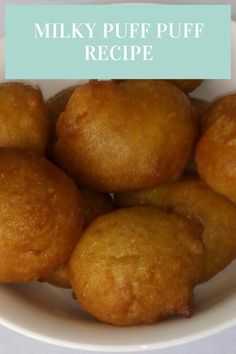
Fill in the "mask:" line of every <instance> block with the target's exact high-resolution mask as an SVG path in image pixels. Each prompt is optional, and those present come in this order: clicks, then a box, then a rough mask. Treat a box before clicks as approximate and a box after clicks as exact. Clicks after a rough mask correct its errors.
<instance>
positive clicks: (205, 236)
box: [116, 177, 236, 282]
mask: <svg viewBox="0 0 236 354" xmlns="http://www.w3.org/2000/svg"><path fill="white" fill-rule="evenodd" d="M116 201H117V203H118V205H119V206H123V207H127V206H133V205H151V206H156V207H159V208H164V209H167V210H172V211H174V212H176V213H178V214H180V215H183V216H186V217H188V218H190V219H193V220H197V221H199V222H200V223H201V224H202V226H203V233H202V241H203V244H204V250H205V259H204V272H203V274H202V277H201V279H200V281H201V282H203V281H206V280H208V279H210V278H211V277H212V276H214V275H215V274H216V273H218V272H219V271H221V270H222V269H224V268H225V267H226V266H227V265H228V264H229V263H230V262H231V261H232V260H233V259H234V258H235V257H236V206H235V205H234V204H232V203H231V202H230V201H229V200H227V199H226V198H225V197H223V196H221V195H219V194H217V193H215V192H214V191H213V190H211V189H210V188H209V187H208V186H207V185H206V184H205V182H203V181H202V180H200V179H199V178H198V177H188V178H185V179H183V180H182V181H178V182H173V183H164V184H162V185H159V186H157V187H155V188H152V189H151V188H150V189H146V190H143V191H136V192H130V193H129V192H128V193H123V194H120V195H116Z"/></svg>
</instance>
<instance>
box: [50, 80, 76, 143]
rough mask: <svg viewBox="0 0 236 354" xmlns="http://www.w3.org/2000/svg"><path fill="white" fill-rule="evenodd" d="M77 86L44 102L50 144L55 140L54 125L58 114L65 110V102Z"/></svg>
mask: <svg viewBox="0 0 236 354" xmlns="http://www.w3.org/2000/svg"><path fill="white" fill-rule="evenodd" d="M76 87H77V86H72V87H68V88H66V89H64V90H62V91H60V92H58V93H57V94H56V95H54V96H52V97H50V98H49V99H48V100H47V102H46V109H47V112H48V116H49V120H50V143H52V142H54V141H55V140H56V124H57V120H58V118H59V116H60V114H61V113H62V112H63V111H64V110H65V108H66V105H67V102H68V101H69V99H70V97H71V95H72V93H73V92H74V91H75V89H76Z"/></svg>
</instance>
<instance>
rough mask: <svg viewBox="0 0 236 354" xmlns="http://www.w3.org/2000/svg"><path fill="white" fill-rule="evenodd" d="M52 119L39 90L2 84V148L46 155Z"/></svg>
mask: <svg viewBox="0 0 236 354" xmlns="http://www.w3.org/2000/svg"><path fill="white" fill-rule="evenodd" d="M48 133H49V120H48V117H47V114H46V109H45V104H44V102H43V99H42V94H41V91H40V90H39V89H35V88H33V87H31V86H27V85H24V84H21V83H14V82H9V83H1V84H0V147H8V148H12V147H13V148H26V149H29V150H32V151H35V152H39V153H43V152H44V150H45V148H46V144H47V141H48Z"/></svg>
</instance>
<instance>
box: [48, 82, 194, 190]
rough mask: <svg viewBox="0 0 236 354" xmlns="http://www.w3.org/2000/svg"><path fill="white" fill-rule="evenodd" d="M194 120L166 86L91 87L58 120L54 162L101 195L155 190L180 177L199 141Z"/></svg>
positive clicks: (123, 84) (85, 87)
mask: <svg viewBox="0 0 236 354" xmlns="http://www.w3.org/2000/svg"><path fill="white" fill-rule="evenodd" d="M192 114H193V112H192V106H191V103H190V101H189V99H188V97H187V96H186V95H185V94H184V93H183V92H182V91H181V90H179V89H178V88H177V87H175V86H174V85H172V84H170V83H167V82H165V81H158V80H130V81H125V82H121V83H120V84H116V83H114V82H113V81H110V82H109V81H107V82H104V81H100V82H99V81H97V82H89V83H88V84H86V85H83V86H80V87H79V88H77V89H76V91H75V92H74V94H73V95H72V97H71V98H70V100H69V102H68V104H67V107H66V110H65V112H64V113H63V114H62V115H61V116H60V118H59V120H58V124H57V135H58V141H57V143H56V145H55V158H56V160H57V162H58V163H59V164H60V166H62V167H63V168H64V169H65V170H66V171H67V172H68V173H69V174H70V175H71V176H72V177H74V178H75V179H76V180H77V182H78V183H79V184H83V185H87V186H89V187H91V188H92V189H95V190H98V191H102V192H112V191H123V190H129V189H137V188H141V187H145V186H152V185H154V184H156V183H159V182H162V181H166V180H168V179H171V178H174V177H176V176H179V175H180V174H181V173H182V171H183V169H184V167H185V165H186V162H187V161H188V158H189V155H190V153H191V149H192V145H193V141H194V138H195V129H196V127H195V124H194V122H193V119H192Z"/></svg>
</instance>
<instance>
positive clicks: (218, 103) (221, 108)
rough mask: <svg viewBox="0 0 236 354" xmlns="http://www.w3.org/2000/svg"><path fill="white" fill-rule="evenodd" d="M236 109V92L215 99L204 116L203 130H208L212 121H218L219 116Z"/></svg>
mask: <svg viewBox="0 0 236 354" xmlns="http://www.w3.org/2000/svg"><path fill="white" fill-rule="evenodd" d="M235 109H236V93H234V94H232V95H227V96H223V97H220V98H218V99H217V100H215V101H214V102H213V103H212V104H211V105H210V106H209V107H208V109H207V111H206V112H205V114H204V115H203V116H202V124H201V126H202V130H206V129H207V128H208V127H209V126H210V125H211V124H212V123H214V122H216V121H217V119H218V118H220V117H221V116H222V115H224V114H226V112H229V114H230V112H231V111H232V110H235Z"/></svg>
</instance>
